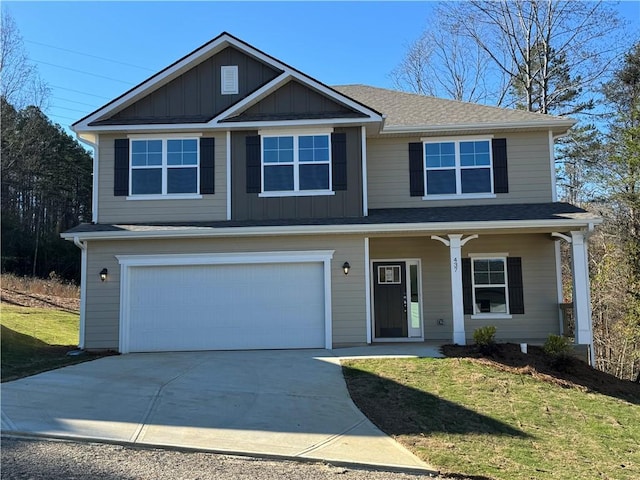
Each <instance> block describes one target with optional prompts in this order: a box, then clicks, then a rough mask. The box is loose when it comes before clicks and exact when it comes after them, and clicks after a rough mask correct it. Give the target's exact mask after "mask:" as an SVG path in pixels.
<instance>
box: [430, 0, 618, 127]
mask: <svg viewBox="0 0 640 480" xmlns="http://www.w3.org/2000/svg"><path fill="white" fill-rule="evenodd" d="M447 7H448V8H446V9H444V8H443V9H441V10H440V11H441V14H442V15H443V16H444V17H445V18H448V19H449V20H448V22H447V23H449V24H451V23H453V22H456V25H457V26H458V27H459V32H460V34H461V35H463V36H465V37H467V38H469V39H471V40H473V41H474V42H475V44H476V45H477V46H478V47H479V48H480V49H482V51H484V52H485V53H486V54H487V55H488V57H489V58H490V59H491V61H492V62H493V65H494V66H495V67H496V68H497V69H498V70H500V71H501V72H502V73H503V74H504V75H506V76H507V77H508V78H509V79H510V81H511V87H512V89H511V97H512V98H511V104H512V105H516V104H520V105H521V106H522V107H524V108H525V109H526V110H529V111H537V112H541V113H556V114H559V115H563V114H573V113H579V112H582V111H584V110H587V109H589V107H590V106H591V103H590V102H589V99H586V100H585V98H584V97H583V94H587V93H588V92H589V91H590V90H592V89H595V86H596V84H597V83H599V82H600V81H601V79H602V77H603V75H604V74H605V73H606V72H607V71H609V70H610V68H611V67H612V64H613V62H614V60H615V59H616V57H617V56H618V55H619V53H620V52H621V51H622V48H623V46H622V44H621V42H618V41H617V40H616V38H614V32H615V31H616V28H617V27H618V26H619V24H620V22H619V19H618V16H617V14H616V12H615V11H614V10H613V9H612V8H611V6H610V5H609V4H607V2H602V1H597V2H581V1H575V0H574V1H571V0H568V1H567V0H544V1H532V0H511V1H504V0H502V1H497V2H487V1H480V0H471V1H467V2H458V3H449V4H448V5H447Z"/></svg>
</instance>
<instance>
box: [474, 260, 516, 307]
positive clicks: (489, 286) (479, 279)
mask: <svg viewBox="0 0 640 480" xmlns="http://www.w3.org/2000/svg"><path fill="white" fill-rule="evenodd" d="M506 265H507V259H506V258H504V257H502V258H478V257H476V258H472V259H471V268H472V275H471V278H472V287H473V313H474V314H475V315H479V314H484V313H505V314H507V313H509V293H508V281H507V267H506Z"/></svg>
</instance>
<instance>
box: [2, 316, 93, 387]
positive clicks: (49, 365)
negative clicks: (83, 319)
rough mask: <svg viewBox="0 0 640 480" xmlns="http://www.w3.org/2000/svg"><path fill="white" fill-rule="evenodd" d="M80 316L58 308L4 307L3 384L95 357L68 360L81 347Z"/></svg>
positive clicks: (84, 356)
mask: <svg viewBox="0 0 640 480" xmlns="http://www.w3.org/2000/svg"><path fill="white" fill-rule="evenodd" d="M78 323H79V316H78V314H75V313H68V312H63V311H59V310H54V309H44V308H31V307H19V306H13V305H6V304H5V305H3V306H2V312H1V314H0V324H1V325H2V337H1V340H0V343H1V345H0V346H1V348H2V352H1V355H0V356H1V362H2V381H7V380H13V379H16V378H20V377H24V376H27V375H33V374H35V373H40V372H43V371H46V370H51V369H53V368H58V367H61V366H64V365H70V364H73V363H78V362H80V361H84V360H87V359H89V358H91V357H88V356H86V355H83V356H81V357H68V356H66V353H67V352H68V351H69V350H73V349H75V348H76V345H78Z"/></svg>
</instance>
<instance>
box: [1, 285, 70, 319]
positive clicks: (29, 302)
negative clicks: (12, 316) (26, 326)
mask: <svg viewBox="0 0 640 480" xmlns="http://www.w3.org/2000/svg"><path fill="white" fill-rule="evenodd" d="M0 300H1V301H2V303H7V304H9V305H18V306H21V307H34V308H55V309H57V310H64V311H67V312H71V313H78V312H80V299H79V298H67V297H57V296H55V295H46V294H41V293H24V292H18V291H16V290H10V289H7V288H3V289H1V290H0Z"/></svg>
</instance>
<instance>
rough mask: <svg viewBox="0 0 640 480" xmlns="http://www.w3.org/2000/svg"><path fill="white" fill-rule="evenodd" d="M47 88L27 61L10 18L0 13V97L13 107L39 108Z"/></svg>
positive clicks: (17, 32)
mask: <svg viewBox="0 0 640 480" xmlns="http://www.w3.org/2000/svg"><path fill="white" fill-rule="evenodd" d="M49 93H50V91H49V87H48V86H47V84H46V83H45V82H44V81H43V80H42V79H41V78H40V75H39V74H38V69H37V68H36V66H35V65H33V63H31V62H30V61H29V57H28V56H27V53H26V51H25V48H24V43H23V40H22V36H21V35H20V31H19V30H18V27H17V25H16V23H15V21H14V19H13V17H12V16H11V15H10V14H9V12H7V11H6V10H5V9H3V10H2V24H1V26H0V96H2V97H4V98H5V99H6V100H7V101H8V102H9V103H10V104H12V105H14V106H15V107H16V108H18V109H20V108H24V107H26V106H27V105H35V106H37V107H40V108H43V107H44V106H45V105H46V102H47V99H48V97H49Z"/></svg>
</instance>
